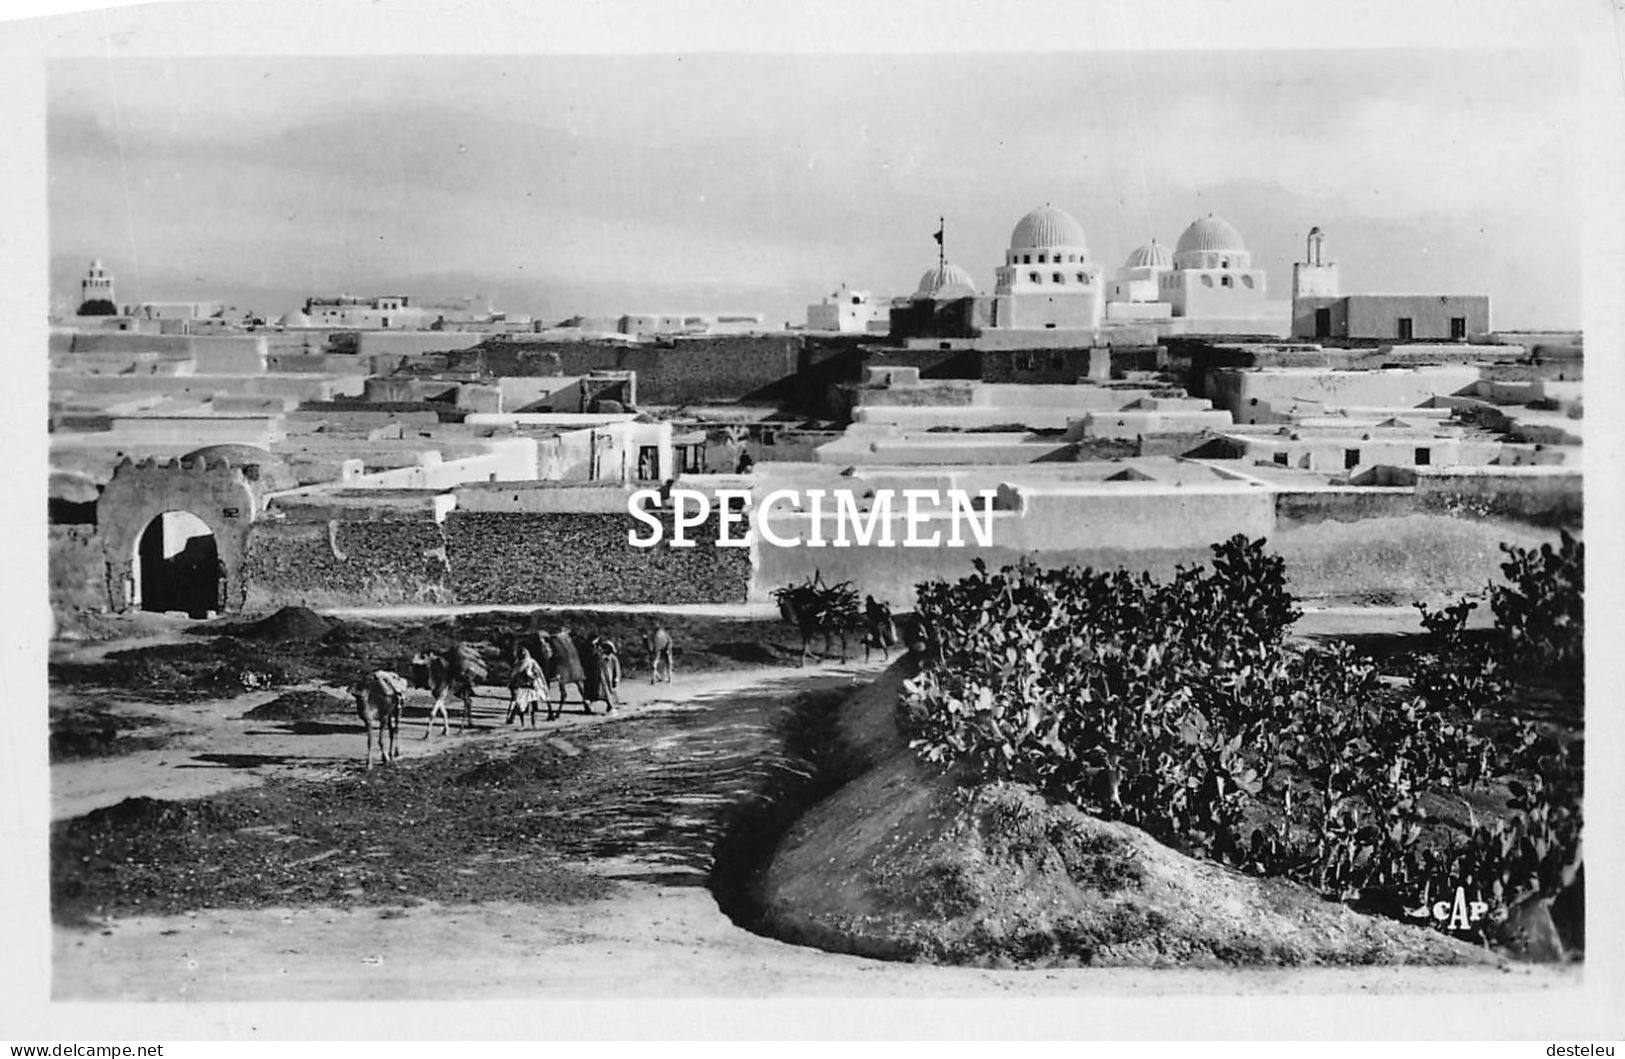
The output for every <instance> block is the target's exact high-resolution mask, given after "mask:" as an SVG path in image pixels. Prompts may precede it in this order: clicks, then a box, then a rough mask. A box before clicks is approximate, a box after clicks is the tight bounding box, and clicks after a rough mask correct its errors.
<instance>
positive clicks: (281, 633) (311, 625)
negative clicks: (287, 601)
mask: <svg viewBox="0 0 1625 1059" xmlns="http://www.w3.org/2000/svg"><path fill="white" fill-rule="evenodd" d="M334 625H335V623H334V622H331V621H329V620H328V619H326V618H324V617H322V616H321V615H320V614H317V613H316V612H315V611H313V610H311V609H310V608H309V607H283V608H282V609H281V610H279V611H277V612H276V613H275V614H272V615H271V616H270V617H267V618H261V619H260V620H259V621H256V622H253V623H251V624H248V625H244V626H241V627H239V629H238V630H237V631H236V635H238V636H245V637H248V638H249V639H253V640H269V641H272V642H273V643H294V642H299V641H304V640H320V639H322V638H323V637H325V636H327V635H328V634H329V633H330V632H332V631H333V627H334Z"/></svg>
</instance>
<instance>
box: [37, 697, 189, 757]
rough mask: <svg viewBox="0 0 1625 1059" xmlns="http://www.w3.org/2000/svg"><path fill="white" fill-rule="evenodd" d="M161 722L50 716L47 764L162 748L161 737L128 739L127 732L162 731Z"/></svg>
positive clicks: (90, 713) (97, 714)
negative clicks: (146, 729) (160, 729)
mask: <svg viewBox="0 0 1625 1059" xmlns="http://www.w3.org/2000/svg"><path fill="white" fill-rule="evenodd" d="M163 723H164V722H163V721H162V720H161V719H159V718H157V717H148V716H145V715H140V716H132V715H127V714H112V713H105V712H102V711H100V710H76V711H74V712H72V713H57V712H54V711H53V713H52V715H51V738H50V760H51V762H52V763H53V764H54V763H56V762H58V761H74V760H78V759H80V758H92V757H114V756H116V755H118V754H128V753H131V752H133V751H136V750H146V749H150V748H153V747H159V746H163V745H164V737H163V736H161V735H129V734H127V733H128V732H129V731H130V730H131V729H140V728H158V727H162V725H163Z"/></svg>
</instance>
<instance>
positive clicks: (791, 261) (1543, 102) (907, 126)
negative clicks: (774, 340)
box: [46, 51, 1582, 328]
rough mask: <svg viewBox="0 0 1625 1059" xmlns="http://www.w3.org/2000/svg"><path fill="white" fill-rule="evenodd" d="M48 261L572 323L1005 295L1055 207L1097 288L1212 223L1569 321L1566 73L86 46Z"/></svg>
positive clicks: (1067, 57)
mask: <svg viewBox="0 0 1625 1059" xmlns="http://www.w3.org/2000/svg"><path fill="white" fill-rule="evenodd" d="M47 76H48V82H47V108H48V109H47V129H46V132H47V143H48V147H47V150H48V155H47V161H48V166H49V173H50V198H49V202H50V235H51V241H52V261H51V270H52V271H51V276H52V288H53V296H54V299H55V300H56V301H57V302H58V303H59V304H60V305H66V303H69V302H72V301H74V300H76V299H77V295H78V279H79V277H80V275H81V274H82V273H83V270H84V267H85V265H86V264H87V263H88V261H89V259H90V258H92V257H100V258H102V259H103V260H104V261H105V262H106V264H107V266H108V267H109V269H110V270H111V271H112V272H113V273H114V275H115V278H116V283H117V293H118V296H119V300H120V301H121V302H130V301H139V300H168V299H176V300H190V299H202V298H219V299H222V300H225V301H227V302H229V303H231V304H234V305H237V306H240V307H242V308H253V309H256V310H258V311H261V312H264V313H268V314H272V315H276V314H280V313H282V312H284V311H286V310H288V309H290V308H293V307H295V306H297V305H299V304H301V303H302V302H303V301H304V299H305V298H306V297H307V296H310V295H315V294H328V293H338V292H348V293H353V294H374V293H406V294H411V295H418V296H425V297H428V296H448V295H466V294H475V293H480V294H485V295H489V296H491V297H492V298H494V300H495V302H496V305H497V307H498V308H503V309H507V310H509V311H511V312H516V313H519V312H525V313H535V314H538V315H540V316H543V317H548V318H562V317H564V316H567V315H570V314H573V313H589V314H598V313H620V312H634V311H669V310H695V311H720V310H746V311H760V312H764V313H766V314H767V316H768V319H769V320H770V321H773V322H780V321H783V320H792V321H795V322H798V323H799V322H801V321H802V320H803V319H804V314H805V306H806V304H807V303H808V302H811V301H816V300H817V299H818V298H819V297H820V296H821V295H823V294H827V293H829V292H830V291H832V290H834V289H835V288H836V287H837V286H838V285H839V284H841V283H843V282H844V283H846V284H848V285H850V286H853V287H859V288H866V289H870V290H874V291H876V292H879V293H884V294H896V293H907V292H908V291H910V290H912V289H913V287H914V284H915V282H916V281H917V279H918V277H919V275H920V273H921V272H922V271H924V270H925V269H926V268H927V267H929V266H931V265H933V264H934V263H935V255H936V245H935V243H934V242H933V240H932V238H931V235H932V232H933V231H935V229H936V225H937V217H938V215H939V214H941V215H945V216H946V218H947V233H948V243H947V246H948V255H949V259H950V260H951V261H953V262H955V263H957V264H960V265H962V266H964V267H965V268H968V269H969V270H970V271H971V273H972V274H973V275H974V276H975V277H976V279H977V282H978V284H979V286H980V287H981V288H982V289H983V290H984V291H991V288H992V283H993V269H994V267H995V266H996V265H997V264H998V263H999V261H1000V255H1001V251H1002V250H1003V248H1004V246H1005V245H1006V244H1007V241H1008V239H1009V234H1010V229H1011V228H1012V227H1013V226H1014V225H1015V223H1016V221H1017V220H1018V219H1020V217H1021V216H1022V214H1024V213H1025V212H1027V211H1028V210H1029V209H1031V208H1033V207H1034V206H1036V205H1040V204H1042V203H1045V202H1048V203H1051V204H1053V205H1055V206H1059V207H1061V208H1063V209H1065V210H1067V211H1068V212H1070V213H1071V214H1072V215H1073V216H1075V217H1076V218H1077V219H1078V220H1079V221H1080V222H1081V223H1082V224H1083V226H1084V229H1085V231H1086V232H1087V233H1088V238H1089V244H1090V248H1091V249H1092V251H1093V252H1094V253H1095V255H1096V256H1097V258H1099V260H1100V261H1101V262H1102V263H1103V264H1104V265H1105V267H1106V268H1107V269H1108V272H1109V271H1110V270H1112V269H1115V268H1116V267H1117V266H1119V265H1120V264H1121V263H1122V260H1123V258H1124V257H1125V256H1126V255H1127V254H1128V253H1129V251H1130V250H1132V249H1134V247H1136V246H1138V245H1140V244H1141V243H1143V242H1146V241H1148V240H1149V239H1150V238H1152V237H1156V238H1157V239H1158V240H1160V241H1161V242H1163V243H1166V244H1172V243H1173V242H1174V241H1175V240H1177V239H1178V237H1179V233H1180V231H1181V230H1182V229H1183V228H1184V227H1185V225H1187V224H1189V223H1190V221H1191V220H1193V219H1195V218H1196V217H1198V216H1202V215H1205V214H1207V213H1209V212H1212V213H1215V214H1217V215H1218V216H1221V217H1224V218H1226V219H1227V220H1229V221H1231V222H1232V223H1233V224H1235V225H1236V226H1237V227H1238V228H1239V229H1240V231H1241V232H1242V234H1243V236H1244V237H1245V238H1246V240H1247V243H1248V246H1249V248H1250V249H1251V250H1252V251H1253V252H1254V263H1255V265H1256V266H1259V267H1263V268H1266V269H1268V270H1269V281H1270V284H1271V288H1272V291H1273V293H1274V294H1275V295H1276V296H1278V297H1286V296H1287V295H1288V293H1289V288H1290V278H1291V272H1290V267H1291V262H1292V261H1294V260H1297V259H1298V257H1299V256H1300V255H1301V253H1302V247H1303V237H1304V233H1305V232H1306V231H1307V230H1308V228H1309V227H1310V226H1311V225H1319V226H1320V227H1321V228H1322V229H1323V230H1325V231H1326V232H1327V251H1328V253H1329V256H1330V257H1331V258H1332V259H1334V260H1336V261H1338V262H1339V264H1340V265H1341V267H1342V275H1343V283H1344V287H1345V290H1347V291H1350V292H1360V291H1369V292H1424V293H1435V292H1436V293H1488V294H1490V295H1491V296H1492V298H1493V312H1494V322H1495V324H1496V325H1497V326H1499V327H1509V328H1511V327H1554V328H1555V327H1577V326H1579V322H1580V320H1579V315H1580V290H1579V288H1580V271H1581V270H1580V261H1579V255H1580V218H1581V216H1582V211H1581V207H1580V204H1579V201H1578V200H1579V194H1580V187H1579V178H1578V173H1577V170H1578V162H1579V143H1578V136H1579V135H1580V128H1579V119H1577V118H1576V117H1575V114H1576V112H1577V110H1578V107H1577V106H1576V103H1577V100H1578V96H1579V79H1578V77H1577V75H1576V73H1575V71H1574V69H1573V68H1572V63H1571V62H1569V61H1567V60H1566V59H1565V58H1563V57H1562V55H1561V54H1560V53H1554V52H1546V53H1522V54H1519V53H1507V54H1501V53H1493V52H1484V51H1474V52H1441V51H1408V52H1400V51H1331V52H1327V51H1318V52H1306V51H1273V52H1234V51H1230V52H1139V53H1124V52H1106V53H1089V52H1083V53H1066V54H1020V55H986V54H981V55H962V56H956V55H942V54H936V55H901V56H886V55H845V56H842V55H704V54H701V55H668V56H660V55H637V56H630V55H629V56H581V57H560V56H528V57H507V56H490V57H478V58H390V57H374V58H365V57H363V58H302V59H300V58H264V57H252V56H250V57H233V58H230V59H200V58H183V59H178V60H173V61H171V60H159V59H114V60H107V59H72V60H57V61H53V62H51V63H49V64H48V66H47Z"/></svg>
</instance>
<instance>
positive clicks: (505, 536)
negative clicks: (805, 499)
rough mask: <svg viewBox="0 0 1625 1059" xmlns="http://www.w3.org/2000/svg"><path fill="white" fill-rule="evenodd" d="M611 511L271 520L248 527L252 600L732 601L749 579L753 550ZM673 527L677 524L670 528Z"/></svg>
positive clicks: (272, 603)
mask: <svg viewBox="0 0 1625 1059" xmlns="http://www.w3.org/2000/svg"><path fill="white" fill-rule="evenodd" d="M634 529H635V530H637V531H638V532H639V533H642V532H643V529H644V527H643V526H642V525H641V524H639V523H637V522H634V521H633V520H632V519H631V518H630V517H629V516H628V515H627V514H626V513H625V510H624V508H623V509H620V510H616V511H613V512H607V513H579V512H570V513H538V512H523V513H519V512H478V511H454V512H452V513H450V514H449V515H447V516H446V518H445V520H444V521H443V522H441V523H436V522H435V521H434V520H433V519H432V518H429V517H423V518H415V519H363V518H356V519H343V520H333V521H330V522H293V523H284V522H277V521H264V522H260V523H257V524H256V525H255V526H254V527H253V530H252V532H251V533H250V535H249V540H248V547H247V550H246V558H245V559H244V562H243V580H244V582H245V584H246V586H247V592H246V599H245V601H244V606H245V607H246V608H247V609H250V610H261V609H268V608H272V607H279V606H285V605H289V604H302V605H305V606H315V607H321V606H368V605H382V604H393V603H467V604H489V605H504V604H529V603H577V604H591V603H729V602H742V601H743V600H744V599H745V598H746V595H747V592H748V590H749V585H750V576H751V560H750V553H749V551H748V550H746V549H738V548H717V547H714V545H713V543H712V542H713V541H715V539H716V535H715V530H714V528H702V529H701V530H698V531H695V530H690V531H689V536H690V538H691V539H694V540H696V541H697V542H698V543H697V545H696V546H695V547H693V548H681V549H673V548H668V547H666V546H665V545H664V544H662V545H661V546H659V547H656V548H634V547H632V546H631V545H630V544H628V543H627V537H626V535H627V532H628V531H629V530H634ZM669 534H670V530H669V528H668V530H667V535H668V536H669Z"/></svg>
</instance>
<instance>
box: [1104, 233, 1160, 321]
mask: <svg viewBox="0 0 1625 1059" xmlns="http://www.w3.org/2000/svg"><path fill="white" fill-rule="evenodd" d="M1173 267H1174V252H1173V251H1172V250H1169V249H1168V248H1167V247H1166V246H1163V245H1162V244H1161V243H1159V242H1157V241H1156V240H1155V239H1153V240H1151V241H1150V242H1149V243H1147V244H1146V245H1144V246H1142V247H1140V248H1139V249H1137V250H1135V251H1134V252H1133V253H1132V254H1130V255H1129V256H1128V260H1127V261H1125V262H1123V267H1122V268H1120V269H1118V270H1117V279H1116V280H1114V281H1113V282H1112V284H1111V286H1110V287H1109V288H1108V289H1107V292H1106V318H1107V319H1108V320H1166V319H1167V318H1168V317H1170V316H1172V315H1173V306H1171V305H1169V304H1168V303H1167V302H1165V301H1162V300H1161V298H1162V275H1163V273H1165V272H1167V271H1168V270H1169V269H1171V268H1173Z"/></svg>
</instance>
